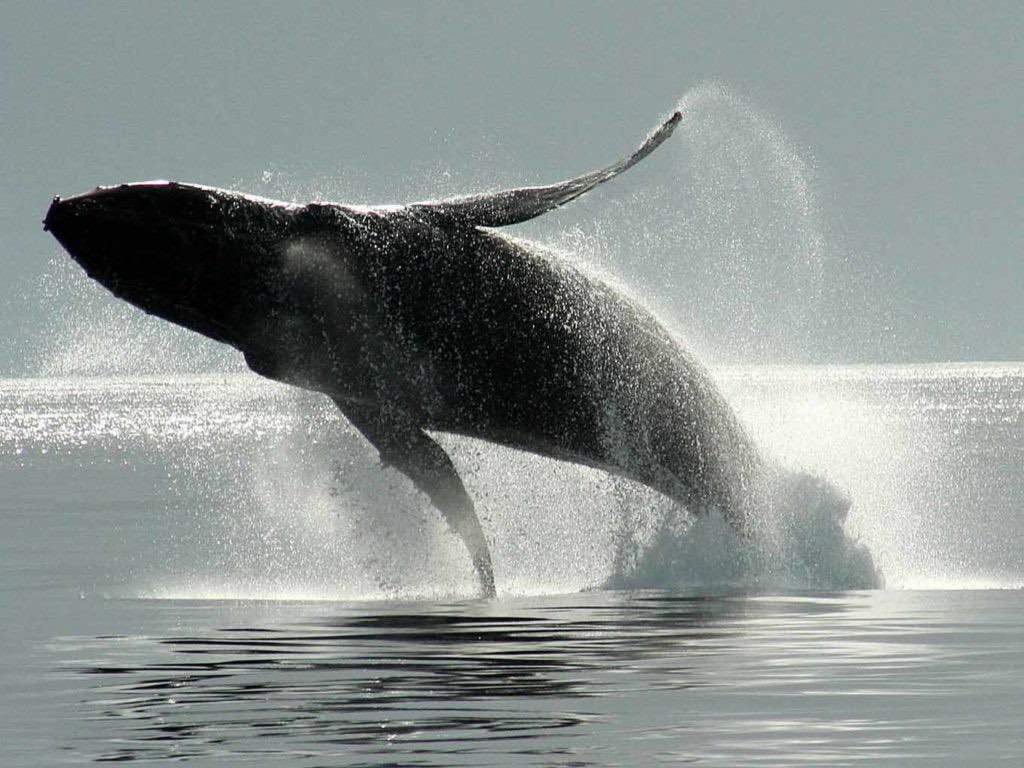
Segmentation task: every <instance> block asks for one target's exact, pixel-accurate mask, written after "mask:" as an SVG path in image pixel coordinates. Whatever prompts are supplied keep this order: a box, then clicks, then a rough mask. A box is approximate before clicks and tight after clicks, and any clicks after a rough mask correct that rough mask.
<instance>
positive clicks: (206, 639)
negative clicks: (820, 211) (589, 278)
mask: <svg viewBox="0 0 1024 768" xmlns="http://www.w3.org/2000/svg"><path fill="white" fill-rule="evenodd" d="M717 375H718V378H719V380H720V382H721V384H722V386H723V387H724V389H725V390H726V392H727V393H728V396H729V398H730V400H731V401H732V402H733V403H734V404H735V405H736V407H737V409H738V410H739V411H740V413H741V415H742V417H743V419H744V421H745V422H746V423H747V424H748V426H749V428H750V430H751V432H752V433H753V434H754V435H755V437H756V438H757V439H758V440H759V441H760V443H761V444H762V445H763V446H764V447H765V450H766V451H768V452H771V453H772V454H774V455H776V456H778V457H779V458H780V459H781V460H782V461H784V462H785V463H787V464H789V465H791V466H794V467H800V468H805V469H809V470H813V471H815V472H816V473H818V474H821V475H823V476H826V477H827V478H828V479H829V481H830V482H832V483H833V484H835V485H837V486H839V487H841V488H842V489H843V490H844V491H845V492H846V493H847V494H848V495H849V496H850V498H851V499H852V500H853V507H852V510H851V512H850V514H849V517H848V519H846V520H845V521H841V520H840V521H837V520H834V519H831V518H829V517H828V515H827V514H826V513H824V512H823V511H822V509H820V508H819V507H818V506H817V505H815V504H814V499H813V498H810V499H809V500H808V504H807V508H806V509H801V510H797V511H795V512H793V511H791V514H790V515H789V517H788V518H787V519H786V520H783V521H772V520H767V521H765V531H764V533H763V534H762V535H759V536H755V537H754V538H753V540H751V541H739V540H737V539H735V537H733V536H732V534H731V533H730V531H729V529H728V527H727V526H724V525H723V524H722V523H721V522H720V521H716V520H713V519H702V520H701V521H698V522H696V523H692V524H691V521H689V519H688V518H686V517H685V516H684V515H680V514H679V512H678V510H674V509H672V508H671V505H669V504H667V502H665V500H664V499H661V498H659V497H657V496H656V495H654V494H651V493H650V492H647V491H645V490H644V489H641V488H638V487H636V486H633V485H631V484H628V483H624V482H622V481H618V480H615V479H612V478H609V477H607V476H605V475H603V474H601V473H600V472H596V471H593V470H588V469H582V468H578V467H574V466H571V465H566V464H561V463H557V462H552V461H547V460H542V459H538V458H536V457H532V456H528V455H524V454H520V453H516V452H512V451H508V450H505V449H499V448H495V447H493V446H490V445H488V444H485V443H481V442H476V441H471V440H464V439H457V438H450V437H442V438H441V439H442V441H443V443H444V445H445V446H446V447H448V448H449V449H450V451H451V453H452V454H453V456H454V459H455V461H456V463H457V465H458V466H459V467H460V469H461V470H462V472H463V474H464V475H465V477H466V478H467V484H468V485H469V486H470V490H471V493H473V495H474V497H475V498H476V499H477V501H478V505H479V507H480V511H481V517H482V519H483V521H484V526H485V528H486V529H487V531H488V535H489V537H490V539H491V541H492V546H493V551H494V561H495V572H496V576H497V583H498V589H499V592H500V593H501V595H500V597H499V598H498V599H497V600H494V601H480V600H476V599H474V597H473V583H474V582H473V574H472V571H471V569H470V566H469V564H468V562H467V559H466V556H465V554H464V552H463V551H462V549H461V547H460V545H459V543H458V541H456V540H453V539H452V537H451V536H450V535H448V534H447V532H446V531H445V529H444V527H443V526H442V524H441V523H440V521H439V520H438V519H437V515H436V513H435V512H434V511H433V510H432V509H431V508H430V507H429V506H428V505H427V504H426V503H425V502H424V500H423V499H422V498H420V497H419V496H418V495H417V494H416V493H415V492H414V491H413V489H412V488H411V486H410V485H409V484H408V482H407V481H405V480H404V478H402V477H401V476H399V475H397V474H394V473H393V472H391V471H390V470H389V471H384V470H382V469H381V468H380V466H379V463H378V462H377V460H376V457H375V455H374V452H373V451H372V450H371V449H369V448H368V447H367V446H366V445H365V444H364V443H363V442H362V441H361V439H360V438H359V437H358V435H356V434H355V433H354V432H353V431H352V430H351V429H350V428H349V427H348V426H347V425H346V424H345V423H344V422H343V421H342V420H341V419H339V418H338V417H337V416H336V415H335V413H334V412H333V411H332V409H331V407H330V406H329V404H328V403H327V402H326V401H325V400H324V399H322V398H317V397H314V396H311V395H308V394H304V393H299V392H296V391H294V390H291V389H288V388H285V387H279V386H276V385H271V384H268V383H265V382H262V381H260V380H258V379H256V378H255V377H251V376H243V375H237V376H234V375H233V376H229V377H221V376H199V377H163V378H161V377H151V378H138V377H134V378H121V379H118V378H89V379H86V378H82V379H8V380H2V381H0V627H2V629H0V691H2V692H3V695H2V697H0V765H4V766H21V765H52V764H55V763H67V762H71V763H74V762H93V761H115V760H117V761H120V760H153V761H162V760H167V759H177V760H188V761H190V762H192V763H194V764H196V765H211V766H214V765H225V764H233V763H244V764H249V765H272V764H273V765H279V764H280V765H283V764H288V765H302V766H326V765H488V766H495V765H539V766H541V765H542V766H548V765H562V766H570V765H571V766H584V765H625V766H634V765H653V764H677V763H691V762H692V763H698V764H704V765H716V766H734V765H751V764H758V765H821V764H829V765H852V764H865V765H875V764H891V765H911V764H918V765H937V764H938V765H967V764H970V765H994V764H1006V765H1021V764H1024V736H1022V734H1024V591H1022V589H1021V588H1022V586H1024V522H1022V514H1024V365H1010V364H1002V365H984V364H971V365H946V366H908V367H820V368H768V369H765V368H750V369H728V370H723V371H719V372H717ZM654 552H656V553H657V557H653V556H652V554H651V553H654ZM612 586H615V587H618V588H616V589H612V588H611V587H612Z"/></svg>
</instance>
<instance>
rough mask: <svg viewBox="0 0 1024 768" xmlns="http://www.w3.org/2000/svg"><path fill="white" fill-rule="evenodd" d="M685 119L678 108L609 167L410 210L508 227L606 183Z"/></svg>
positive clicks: (474, 223)
mask: <svg viewBox="0 0 1024 768" xmlns="http://www.w3.org/2000/svg"><path fill="white" fill-rule="evenodd" d="M682 119H683V115H682V113H681V112H680V111H679V110H675V111H673V112H672V114H671V115H669V116H668V117H667V118H666V119H665V120H664V121H663V122H662V123H661V125H659V126H658V127H657V128H656V129H655V130H654V132H653V133H651V134H650V135H649V136H648V137H647V139H645V140H644V142H643V144H641V145H640V146H639V147H638V148H637V150H636V151H635V152H633V154H631V155H629V156H628V157H625V158H623V159H621V160H619V161H618V162H616V163H613V164H612V165H609V166H608V167H607V168H601V169H599V170H596V171H591V172H590V173H586V174H583V175H582V176H577V177H575V178H573V179H567V180H566V181H561V182H558V183H556V184H549V185H545V186H539V187H520V188H518V189H506V190H502V191H500V192H490V193H484V194H480V195H470V196H468V197H456V198H451V199H448V200H439V201H436V202H423V203H413V204H412V205H410V206H409V209H410V210H413V211H416V212H418V213H433V214H440V215H441V216H443V217H446V218H448V219H453V220H455V221H459V222H462V223H464V224H466V225H469V226H477V227H505V226H508V225H510V224H519V223H520V222H523V221H528V220H529V219H532V218H535V217H537V216H540V215H541V214H543V213H547V212H548V211H550V210H552V209H554V208H557V207H559V206H561V205H565V204H566V203H569V202H572V201H573V200H575V199H576V198H577V197H579V196H580V195H583V194H585V193H587V192H589V191H590V190H592V189H593V188H594V187H596V186H598V185H599V184H603V183H604V182H606V181H608V180H609V179H611V178H614V177H615V176H618V175H619V174H620V173H622V172H623V171H627V170H629V169H630V168H632V167H633V166H634V165H636V164H637V163H639V162H640V161H641V160H643V159H644V158H645V157H647V156H648V155H649V154H651V152H653V151H654V150H655V149H657V148H658V147H659V146H661V144H662V143H663V142H664V141H665V140H666V139H667V138H668V137H669V136H671V135H672V132H673V131H674V130H675V128H676V126H677V125H678V124H679V122H680V121H681V120H682Z"/></svg>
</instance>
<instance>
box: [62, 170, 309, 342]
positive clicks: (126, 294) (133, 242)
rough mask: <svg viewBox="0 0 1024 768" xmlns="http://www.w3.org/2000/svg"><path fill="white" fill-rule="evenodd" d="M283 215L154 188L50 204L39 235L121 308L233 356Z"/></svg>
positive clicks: (219, 193)
mask: <svg viewBox="0 0 1024 768" xmlns="http://www.w3.org/2000/svg"><path fill="white" fill-rule="evenodd" d="M290 208H291V207H290V206H288V205H287V204H285V203H277V202H276V201H264V200H262V199H259V198H253V197H249V196H246V195H241V194H238V193H234V192H229V191H227V190H220V189H214V188H210V187H202V186H198V185H192V184H177V183H174V182H166V181H153V182H142V183H138V184H122V185H119V186H115V187H98V188H97V189H95V190H94V191H92V192H89V193H86V194H82V195H76V196H75V197H70V198H67V199H64V200H62V199H60V198H56V199H54V201H53V203H52V204H51V205H50V208H49V210H48V211H47V214H46V218H45V219H44V221H43V226H44V228H45V229H46V230H48V231H49V232H50V233H51V234H53V235H54V237H56V238H57V240H58V241H59V242H60V243H61V245H62V246H64V248H65V250H67V252H68V253H69V254H70V255H71V257H72V258H73V259H74V260H75V261H77V262H78V263H79V264H80V265H81V266H82V267H83V268H84V269H85V271H86V272H87V273H88V274H89V276H90V277H92V278H93V279H94V280H96V281H97V282H99V283H101V284H102V285H103V286H104V287H106V288H107V289H108V290H110V291H111V292H112V293H114V294H115V295H116V296H118V297H119V298H122V299H124V300H126V301H128V302H130V303H132V304H134V305H135V306H137V307H139V308H141V309H143V310H145V311H146V312H148V313H150V314H154V315H157V316H159V317H162V318H164V319H166V320H170V321H171V322H174V323H177V324H178V325H182V326H185V327H186V328H190V329H192V330H195V331H198V332H200V333H202V334H204V335H206V336H209V337H211V338H214V339H216V340H217V341H223V342H227V343H230V344H233V345H235V346H240V344H241V343H242V342H243V341H244V338H245V336H246V332H247V328H246V325H247V320H246V312H244V311H243V308H242V307H241V306H239V297H240V296H241V295H243V294H245V293H248V295H249V296H250V299H251V297H252V294H253V293H254V292H255V293H257V294H258V293H260V289H261V286H260V285H259V282H260V281H261V276H263V275H266V273H267V268H268V267H270V266H272V265H273V263H274V262H275V260H277V258H278V257H277V256H276V251H275V238H276V237H277V236H278V235H277V233H279V232H280V231H281V229H282V227H281V223H282V220H284V219H286V218H287V217H288V215H289V213H290ZM263 288H264V289H265V286H263ZM244 289H248V291H246V290H244ZM250 303H251V302H250Z"/></svg>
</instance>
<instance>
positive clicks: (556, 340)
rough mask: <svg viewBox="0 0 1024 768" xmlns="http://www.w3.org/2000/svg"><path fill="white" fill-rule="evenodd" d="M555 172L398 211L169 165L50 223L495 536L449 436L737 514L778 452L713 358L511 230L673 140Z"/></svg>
mask: <svg viewBox="0 0 1024 768" xmlns="http://www.w3.org/2000/svg"><path fill="white" fill-rule="evenodd" d="M681 120H682V115H681V114H680V113H679V112H678V111H677V112H674V113H672V114H671V115H670V116H669V117H668V118H667V119H666V120H665V121H664V122H663V123H662V124H661V125H660V126H659V127H658V128H657V129H656V130H655V131H654V132H653V133H651V134H650V135H649V136H648V137H647V139H646V140H645V141H644V142H643V143H642V145H641V146H640V147H639V148H638V149H637V150H636V151H635V152H633V154H631V155H629V156H628V157H626V158H624V159H623V160H620V161H619V162H617V163H615V164H613V165H611V166H609V167H607V168H604V169H601V170H597V171H594V172H591V173H587V174H585V175H582V176H579V177H577V178H573V179H570V180H568V181H563V182H561V183H557V184H551V185H548V186H535V187H524V188H519V189H510V190H506V191H501V192H497V193H493V194H481V195H474V196H469V197H462V198H455V199H447V200H440V201H435V202H420V203H412V204H407V205H388V206H378V207H366V206H354V205H343V204H338V203H333V202H311V203H309V204H307V205H299V204H293V203H286V202H280V201H276V200H269V199H265V198H259V197H255V196H251V195H246V194H241V193H239V192H234V191H229V190H224V189H216V188H213V187H206V186H201V185H198V184H184V183H175V182H168V181H150V182H142V183H134V184H121V185H119V186H113V187H99V188H97V189H96V190H94V191H92V192H89V193H87V194H82V195H78V196H75V197H70V198H67V199H63V200H62V199H60V198H55V199H54V201H53V203H52V204H51V206H50V208H49V210H48V212H47V214H46V218H45V220H44V222H43V224H44V228H45V229H47V230H48V231H50V232H51V233H52V234H53V235H54V236H55V237H56V238H57V240H59V241H60V243H61V245H62V246H63V247H64V248H65V249H66V250H67V251H68V253H69V254H70V255H71V256H72V258H74V259H75V261H77V262H78V263H79V264H80V265H81V266H82V267H84V268H85V270H86V272H87V273H88V274H89V276H90V277H92V278H94V279H95V280H97V281H98V282H100V283H101V284H102V285H104V286H105V287H106V288H108V289H109V290H110V291H111V292H113V293H114V294H115V295H116V296H118V297H120V298H122V299H124V300H125V301H128V302H130V303H132V304H134V305H135V306H137V307H140V308H141V309H143V310H145V311H146V312H148V313H151V314H154V315H157V316H159V317H161V318H164V319H166V320H169V321H171V322H173V323H177V324H178V325H182V326H184V327H186V328H189V329H191V330H193V331H197V332H199V333H201V334H203V335H205V336H208V337H209V338H212V339H215V340H217V341H219V342H223V343H225V344H229V345H231V346H233V347H235V348H237V349H238V350H240V351H241V352H242V353H243V355H244V357H245V361H246V363H247V364H248V365H249V367H250V368H251V369H252V370H253V371H255V372H256V373H258V374H260V375H262V376H266V377H268V378H271V379H274V380H277V381H281V382H286V383H288V384H292V385H295V386H299V387H303V388H306V389H310V390H314V391H317V392H322V393H324V394H326V395H327V396H329V397H330V398H331V399H332V400H333V401H334V402H335V403H336V404H337V406H338V408H339V409H340V410H341V412H342V413H343V414H344V415H345V417H346V418H348V419H349V421H351V423H352V424H353V425H354V426H355V427H356V429H358V430H359V432H361V433H362V434H363V435H364V436H365V437H366V439H367V440H368V441H369V442H370V443H372V444H373V445H374V446H375V447H376V449H377V450H378V451H379V454H380V458H381V460H382V462H383V463H384V464H386V465H391V466H393V467H395V468H396V469H398V470H399V471H400V472H402V473H404V474H405V475H406V476H407V477H409V478H410V479H411V480H412V482H413V483H414V484H415V485H416V486H417V487H418V488H419V489H420V490H421V491H423V492H424V493H426V494H427V496H429V497H430V499H431V501H432V502H433V504H434V505H435V506H436V507H437V509H438V510H440V512H441V513H442V515H443V516H444V518H445V520H446V521H447V523H448V524H449V526H450V528H451V529H452V530H453V531H454V532H456V533H457V534H458V535H459V536H460V537H461V538H462V541H463V542H464V543H465V546H466V548H467V549H468V551H469V555H470V557H471V559H472V562H473V566H474V568H475V569H476V573H477V575H478V578H479V581H480V586H481V589H482V591H483V592H484V593H485V594H487V595H493V594H494V593H495V588H494V574H493V571H492V566H491V557H490V553H489V550H488V545H487V540H486V537H485V533H484V531H483V529H482V527H481V525H480V522H479V520H478V518H477V515H476V512H475V510H474V506H473V501H472V500H471V498H470V496H469V495H468V494H467V492H466V489H465V487H464V486H463V483H462V480H461V479H460V477H459V475H458V473H457V472H456V469H455V467H454V465H453V464H452V461H451V459H450V458H449V457H448V455H447V454H446V453H445V451H444V450H443V449H442V448H441V447H440V446H439V445H438V443H437V442H435V441H434V440H433V439H432V438H431V437H430V435H429V434H428V432H431V431H437V432H446V433H454V434H459V435H467V436H471V437H476V438H481V439H484V440H488V441H492V442H495V443H499V444H502V445H506V446H511V447H513V448H517V449H521V450H525V451H530V452H533V453H536V454H541V455H544V456H548V457H554V458H558V459H562V460H568V461H571V462H576V463H580V464H584V465H589V466H592V467H597V468H600V469H603V470H606V471H609V472H612V473H616V474H618V475H622V476H625V477H627V478H630V479H633V480H636V481H638V482H640V483H643V484H645V485H647V486H650V487H651V488H653V489H655V490H657V491H659V492H661V493H663V494H665V495H667V496H669V497H671V498H673V499H675V500H677V501H679V502H681V503H683V504H685V505H687V507H688V508H689V509H690V510H691V511H693V512H695V513H699V512H701V511H704V510H708V509H717V510H718V511H720V512H721V514H723V515H724V516H725V518H726V519H727V520H729V521H730V522H731V523H732V524H733V526H734V527H736V528H737V529H738V530H741V531H742V530H744V529H745V527H746V525H747V520H748V514H747V513H748V510H747V505H748V504H749V499H750V498H751V495H752V491H753V489H752V484H753V483H754V478H755V474H756V473H757V471H758V467H759V466H760V465H761V463H762V462H761V461H760V457H759V454H758V451H757V448H756V446H755V445H754V443H753V442H752V440H751V439H750V438H749V437H748V436H747V434H746V433H745V431H744V429H743V428H742V426H741V425H740V423H739V422H738V420H737V419H736V417H735V415H734V414H733V411H732V410H731V408H730V407H729V405H728V404H727V403H726V401H725V400H724V398H723V397H722V395H721V394H720V393H719V391H718V390H717V388H716V387H715V385H714V383H713V382H712V380H711V378H710V377H709V376H708V374H707V373H706V372H705V370H704V368H703V367H702V366H701V365H700V363H699V362H698V361H697V360H696V359H695V358H694V357H693V356H692V355H691V354H690V353H689V352H688V351H687V350H686V349H684V348H683V347H682V346H681V345H680V344H679V343H678V342H677V341H676V339H675V338H673V337H672V335H670V334H669V333H668V332H667V331H666V330H665V329H664V328H663V327H662V326H661V325H660V324H659V322H658V321H657V320H656V319H655V318H654V317H653V316H652V315H651V314H650V313H649V312H648V311H647V310H645V309H644V308H643V307H642V306H640V305H638V304H637V303H635V302H634V301H632V300H630V299H629V298H627V297H625V296H623V295H622V294H621V293H619V292H617V291H616V290H614V289H613V288H612V287H610V286H608V285H606V284H605V283H603V282H601V281H600V280H597V279H595V278H594V277H592V276H590V275H588V274H586V273H584V272H583V271H581V270H579V269H578V268H576V267H574V266H573V265H572V264H571V263H569V262H568V261H567V260H565V259H564V258H561V257H559V256H558V255H557V254H552V253H549V252H547V251H545V250H544V249H543V248H540V247H537V246H535V245H532V244H530V243H528V242H525V241H522V240H520V239H514V238H512V237H509V236H506V235H505V234H503V233H501V232H498V231H496V228H500V227H504V226H506V225H511V224H516V223H519V222H523V221H527V220H528V219H531V218H534V217H536V216H539V215H541V214H543V213H545V212H547V211H550V210H552V209H554V208H557V207H558V206H560V205H564V204H565V203H568V202H570V201H571V200H574V199H575V198H577V197H579V196H580V195H582V194H584V193H585V192H587V191H589V190H591V189H593V188H594V187H596V186H598V185H599V184H601V183H603V182H605V181H608V180H609V179H611V178H613V177H614V176H616V175H618V174H620V173H622V172H623V171H625V170H627V169H629V168H630V167H632V166H633V165H635V164H636V163H637V162H639V161H640V160H642V159H643V158H644V157H646V156H647V155H649V154H650V153H651V152H652V151H654V150H655V149H656V148H657V147H658V146H659V145H660V144H661V143H662V142H664V141H665V139H666V138H668V136H669V135H670V134H671V133H672V131H673V129H674V128H675V127H676V125H677V124H678V123H679V122H680V121H681Z"/></svg>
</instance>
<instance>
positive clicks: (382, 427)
mask: <svg viewBox="0 0 1024 768" xmlns="http://www.w3.org/2000/svg"><path fill="white" fill-rule="evenodd" d="M338 407H339V408H340V409H341V410H342V413H344V414H345V416H346V418H348V420H349V421H351V422H352V425H353V426H354V427H355V428H356V429H358V430H359V431H360V432H361V433H362V434H363V436H364V437H365V438H366V439H367V440H369V441H370V443H371V444H372V445H373V446H374V447H375V448H376V449H377V450H378V452H379V453H380V458H381V461H382V462H383V463H384V464H386V465H391V466H393V467H395V469H397V470H398V471H399V472H401V473H402V474H404V475H405V476H406V477H408V478H409V479H410V480H412V481H413V483H414V484H415V485H416V487H417V488H419V489H420V490H421V491H423V492H424V493H425V494H427V496H428V497H430V501H431V502H432V503H433V504H434V506H435V507H437V508H438V510H440V512H441V514H442V515H443V516H444V519H445V521H446V522H447V523H448V527H449V528H450V529H451V530H452V531H453V532H454V533H456V534H458V535H459V537H460V538H461V539H462V541H463V543H464V544H465V545H466V549H467V550H469V555H470V558H471V559H472V561H473V567H474V569H475V570H476V574H477V578H478V579H479V580H480V588H481V589H482V590H483V592H484V595H485V596H486V597H494V595H495V590H494V571H493V569H492V567H491V553H490V550H489V549H488V548H487V539H486V538H485V537H484V531H483V528H482V527H481V525H480V520H479V518H477V515H476V511H475V509H474V507H473V500H472V499H471V498H470V496H469V494H468V493H467V492H466V488H465V486H464V485H463V484H462V478H460V477H459V473H458V472H457V471H456V469H455V465H454V464H452V460H451V459H450V458H449V456H448V454H447V453H445V451H444V449H443V448H442V447H441V446H440V445H438V444H437V443H436V442H434V440H433V439H432V438H431V437H430V436H429V435H427V434H426V433H425V432H424V431H423V430H422V429H420V428H419V427H418V426H416V425H415V424H414V422H413V421H412V420H411V419H407V418H405V417H404V416H403V415H401V414H389V415H387V416H385V415H384V414H383V413H382V412H381V411H379V410H371V409H367V408H361V407H356V408H353V407H352V406H350V405H349V404H347V403H345V404H342V403H338Z"/></svg>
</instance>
